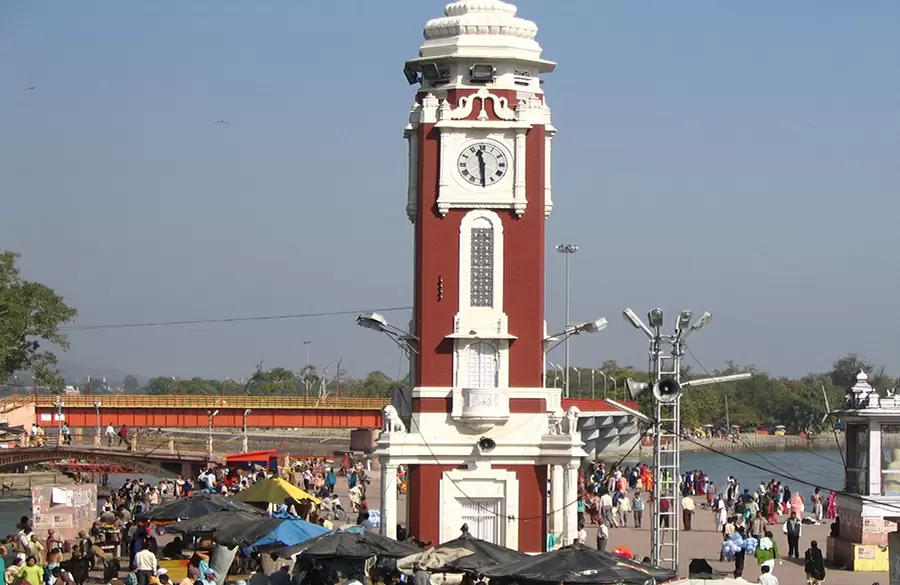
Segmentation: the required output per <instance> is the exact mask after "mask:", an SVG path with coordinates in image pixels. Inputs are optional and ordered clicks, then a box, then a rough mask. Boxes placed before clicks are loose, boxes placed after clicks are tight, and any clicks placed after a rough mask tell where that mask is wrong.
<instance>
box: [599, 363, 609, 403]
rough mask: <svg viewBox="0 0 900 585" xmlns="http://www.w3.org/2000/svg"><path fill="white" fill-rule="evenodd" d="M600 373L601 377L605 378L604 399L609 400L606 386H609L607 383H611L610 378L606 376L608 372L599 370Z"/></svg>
mask: <svg viewBox="0 0 900 585" xmlns="http://www.w3.org/2000/svg"><path fill="white" fill-rule="evenodd" d="M599 372H600V375H601V376H603V398H604V399H605V398H609V396H608V395H607V393H606V384H607V382H609V378H608V377H607V376H606V372H604V371H603V370H599Z"/></svg>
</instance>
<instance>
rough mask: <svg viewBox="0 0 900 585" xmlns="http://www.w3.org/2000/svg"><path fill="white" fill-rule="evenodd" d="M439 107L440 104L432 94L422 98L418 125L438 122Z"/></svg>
mask: <svg viewBox="0 0 900 585" xmlns="http://www.w3.org/2000/svg"><path fill="white" fill-rule="evenodd" d="M440 107H441V103H440V101H439V100H438V98H436V97H435V96H434V94H433V93H429V94H427V95H426V96H425V97H424V98H422V106H421V108H419V112H420V115H419V123H420V124H437V121H438V109H439V108H440Z"/></svg>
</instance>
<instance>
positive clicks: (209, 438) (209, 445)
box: [206, 409, 219, 457]
mask: <svg viewBox="0 0 900 585" xmlns="http://www.w3.org/2000/svg"><path fill="white" fill-rule="evenodd" d="M206 414H207V415H208V416H209V425H208V433H207V437H206V453H207V455H209V456H210V457H212V455H213V436H212V425H213V419H214V418H215V417H216V415H217V414H219V410H218V409H216V410H208V411H206Z"/></svg>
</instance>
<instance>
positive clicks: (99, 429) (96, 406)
mask: <svg viewBox="0 0 900 585" xmlns="http://www.w3.org/2000/svg"><path fill="white" fill-rule="evenodd" d="M101 406H102V404H101V403H100V401H97V402H95V403H94V409H95V410H96V411H97V439H96V440H95V441H94V446H95V447H99V446H100V445H101V444H102V443H101V442H102V441H103V437H102V434H101V433H102V432H103V429H102V425H101V424H100V407H101Z"/></svg>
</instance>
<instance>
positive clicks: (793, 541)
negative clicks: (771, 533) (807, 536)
mask: <svg viewBox="0 0 900 585" xmlns="http://www.w3.org/2000/svg"><path fill="white" fill-rule="evenodd" d="M782 530H783V531H784V533H785V534H786V535H787V541H788V556H789V557H792V558H795V559H799V558H800V534H801V533H802V532H803V525H802V524H801V523H800V520H799V519H798V518H797V513H796V512H793V511H792V512H791V517H790V518H788V519H787V520H786V521H785V523H784V528H783V529H782Z"/></svg>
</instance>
